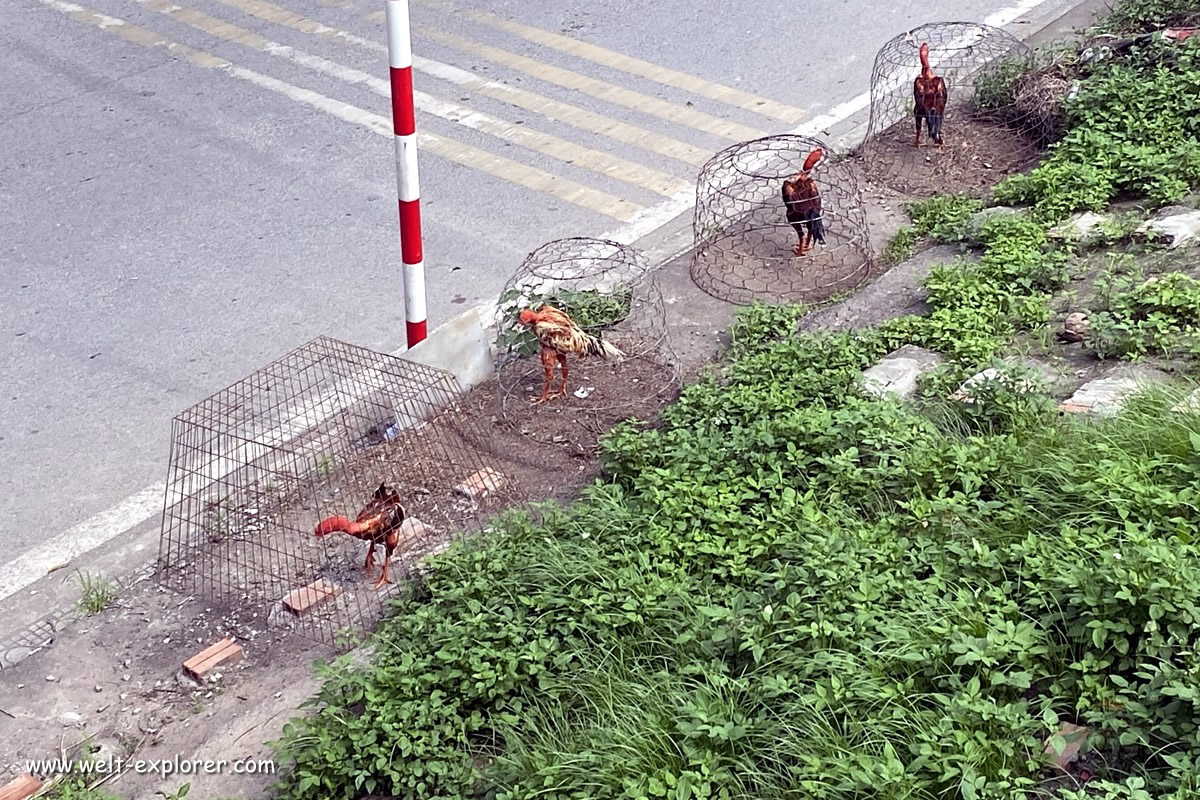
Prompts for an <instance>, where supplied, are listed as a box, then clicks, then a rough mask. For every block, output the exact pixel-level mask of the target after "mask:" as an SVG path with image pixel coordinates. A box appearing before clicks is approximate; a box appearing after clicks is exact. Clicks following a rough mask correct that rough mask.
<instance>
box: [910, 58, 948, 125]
mask: <svg viewBox="0 0 1200 800" xmlns="http://www.w3.org/2000/svg"><path fill="white" fill-rule="evenodd" d="M920 54H921V74H920V75H918V76H917V77H916V78H914V79H913V113H914V114H915V116H916V122H917V137H916V138H915V139H914V140H913V147H920V146H921V121H922V120H924V122H925V125H926V127H928V128H929V138H931V139H933V141H935V142H937V146H938V147H941V146H942V120H944V119H945V118H946V97H947V92H946V82H945V81H944V80H942V79H941V77H940V76H938V75H934V74H933V68H932V67H930V66H929V43H928V42H925V43H922V44H921V49H920Z"/></svg>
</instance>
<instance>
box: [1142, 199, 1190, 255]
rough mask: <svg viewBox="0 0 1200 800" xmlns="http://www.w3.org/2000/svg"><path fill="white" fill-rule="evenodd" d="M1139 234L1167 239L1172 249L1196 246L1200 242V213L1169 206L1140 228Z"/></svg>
mask: <svg viewBox="0 0 1200 800" xmlns="http://www.w3.org/2000/svg"><path fill="white" fill-rule="evenodd" d="M1137 233H1138V234H1140V235H1142V236H1149V235H1151V234H1153V236H1154V237H1155V238H1158V239H1165V240H1167V241H1168V242H1169V243H1170V246H1171V247H1172V248H1176V247H1181V246H1182V245H1185V244H1188V243H1189V242H1190V243H1192V244H1196V243H1198V242H1200V211H1197V210H1196V209H1194V208H1188V207H1187V206H1167V207H1166V208H1163V209H1160V210H1159V211H1158V212H1157V213H1156V214H1155V215H1154V216H1153V217H1152V218H1151V219H1149V220H1147V221H1146V222H1143V223H1142V224H1141V225H1140V226H1138V229H1137Z"/></svg>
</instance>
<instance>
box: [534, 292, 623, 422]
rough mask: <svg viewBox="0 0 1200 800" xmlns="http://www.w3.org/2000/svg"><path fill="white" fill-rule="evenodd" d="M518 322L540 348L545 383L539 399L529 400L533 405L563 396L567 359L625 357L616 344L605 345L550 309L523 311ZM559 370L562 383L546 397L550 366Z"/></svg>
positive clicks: (550, 379) (549, 380)
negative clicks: (573, 357)
mask: <svg viewBox="0 0 1200 800" xmlns="http://www.w3.org/2000/svg"><path fill="white" fill-rule="evenodd" d="M520 320H521V322H522V323H524V324H525V325H529V326H531V327H532V328H533V335H534V336H536V337H537V340H538V344H539V345H541V354H540V355H541V359H542V368H543V369H545V371H546V383H545V387H544V388H543V389H542V396H541V397H535V398H531V399H532V400H533V403H534V405H537V404H538V403H544V402H546V401H547V400H549V399H550V398H551V397H561V396H563V395H565V394H566V393H567V375H568V370H567V356H568V355H572V356H579V357H580V358H586V357H587V356H600V357H601V358H604V359H608V358H621V357H623V356H624V355H625V354H624V353H623V352H621V351H620V350H619V349H618V348H617V346H616V345H614V344H612V343H611V342H606V341H604V340H603V339H600V338H598V337H596V336H592V335H591V334H590V333H588V332H586V331H585V330H583V328H580V327H579V326H578V325H576V324H575V321H574V320H573V319H571V318H570V317H568V316H567V315H566V314H564V313H563V312H562V311H559V310H558V309H557V308H554V307H553V306H542V307H541V308H539V309H538V310H537V311H533V310H531V309H528V308H527V309H525V310H524V311H522V312H521V315H520ZM555 363H557V364H558V365H559V366H561V367H562V383H561V384H560V385H559V387H558V391H557V392H555V393H554V394H553V395H551V394H550V387H551V385H553V383H554V365H555Z"/></svg>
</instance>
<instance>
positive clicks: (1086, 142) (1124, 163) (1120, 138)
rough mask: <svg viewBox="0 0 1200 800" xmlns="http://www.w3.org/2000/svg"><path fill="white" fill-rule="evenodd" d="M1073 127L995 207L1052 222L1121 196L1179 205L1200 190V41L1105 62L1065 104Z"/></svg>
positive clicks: (1003, 190)
mask: <svg viewBox="0 0 1200 800" xmlns="http://www.w3.org/2000/svg"><path fill="white" fill-rule="evenodd" d="M1118 10H1120V8H1119V9H1118ZM1067 124H1068V130H1067V132H1066V134H1065V135H1064V137H1063V138H1062V140H1061V141H1059V142H1057V143H1055V144H1054V145H1053V146H1052V148H1051V152H1050V154H1049V157H1048V158H1047V159H1046V160H1045V161H1044V162H1043V163H1042V164H1041V165H1039V166H1038V167H1036V168H1035V169H1033V170H1032V171H1031V172H1029V173H1028V174H1022V175H1014V176H1012V177H1010V178H1008V179H1007V180H1005V181H1004V182H1003V183H1001V184H999V185H998V186H997V187H996V189H995V194H994V196H995V199H996V200H997V202H1000V203H1005V204H1009V205H1012V204H1026V205H1030V206H1032V207H1033V211H1034V213H1035V214H1036V215H1037V216H1038V218H1039V219H1042V220H1044V221H1047V222H1053V221H1058V220H1060V219H1063V218H1064V217H1066V216H1067V215H1068V214H1070V213H1071V212H1073V211H1083V210H1093V211H1099V210H1101V209H1103V208H1104V207H1105V206H1106V205H1107V204H1108V203H1109V202H1111V201H1112V200H1114V199H1116V198H1118V197H1122V196H1133V197H1140V198H1145V199H1146V200H1148V201H1149V202H1150V203H1153V204H1155V205H1162V204H1164V203H1169V202H1173V201H1176V200H1178V199H1180V198H1181V197H1183V196H1184V195H1186V194H1187V192H1188V190H1189V187H1191V186H1194V185H1196V184H1197V183H1200V41H1197V40H1196V39H1195V38H1192V39H1188V40H1186V41H1184V42H1179V43H1175V44H1164V43H1162V42H1154V43H1152V44H1150V45H1148V46H1146V47H1144V48H1140V49H1135V50H1134V52H1133V54H1132V55H1130V57H1128V58H1126V59H1114V60H1109V61H1105V62H1101V63H1100V64H1098V65H1097V66H1096V68H1095V72H1093V73H1092V74H1090V75H1088V76H1087V77H1086V78H1085V79H1084V80H1082V81H1081V83H1080V86H1079V91H1078V94H1077V96H1076V97H1075V98H1074V99H1073V100H1070V101H1069V102H1068V103H1067Z"/></svg>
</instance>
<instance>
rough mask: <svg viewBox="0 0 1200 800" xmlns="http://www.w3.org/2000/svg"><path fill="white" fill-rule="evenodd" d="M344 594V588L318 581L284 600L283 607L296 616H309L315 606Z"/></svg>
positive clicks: (297, 590)
mask: <svg viewBox="0 0 1200 800" xmlns="http://www.w3.org/2000/svg"><path fill="white" fill-rule="evenodd" d="M341 593H342V587H340V586H338V585H337V584H335V583H326V582H325V581H324V580H316V581H313V582H312V583H310V584H309V585H308V586H305V587H303V588H301V589H296V590H295V591H294V592H292V593H291V594H289V595H288V596H287V597H285V598H283V605H284V606H285V607H286V608H287V610H288V611H291V612H292V613H293V614H295V615H296V616H302V615H304V614H307V613H308V612H309V611H311V610H312V609H313V607H314V606H316V605H318V604H320V603H324V602H325V601H326V600H332V599H333V598H335V597H337V596H338V595H339V594H341Z"/></svg>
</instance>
